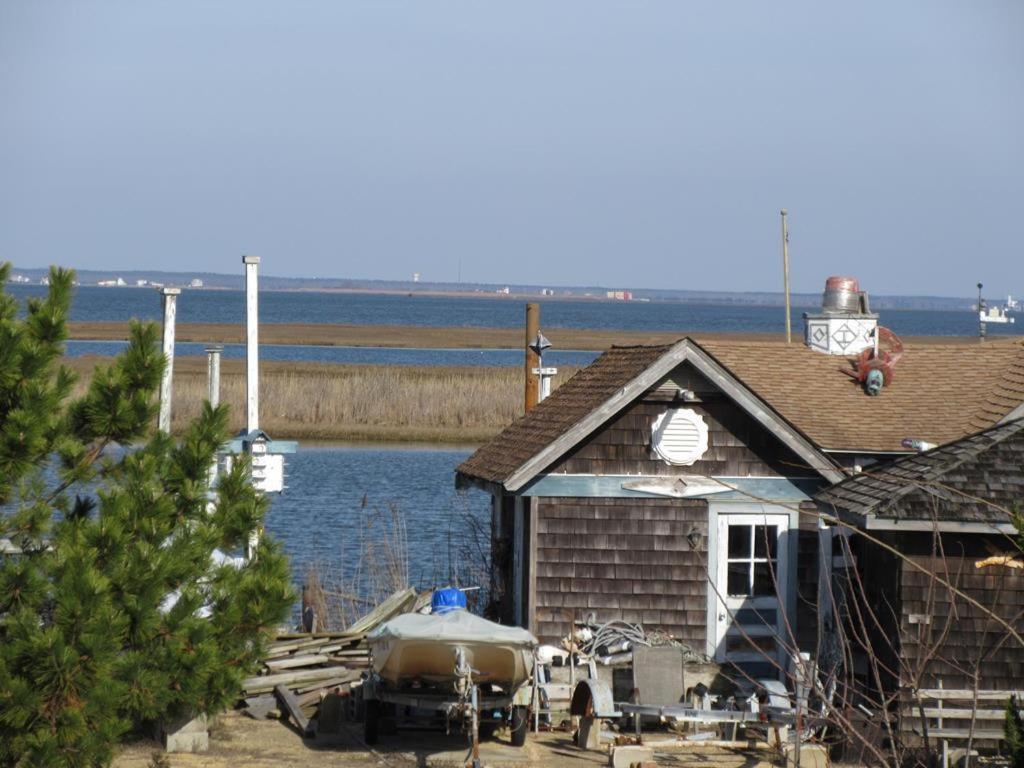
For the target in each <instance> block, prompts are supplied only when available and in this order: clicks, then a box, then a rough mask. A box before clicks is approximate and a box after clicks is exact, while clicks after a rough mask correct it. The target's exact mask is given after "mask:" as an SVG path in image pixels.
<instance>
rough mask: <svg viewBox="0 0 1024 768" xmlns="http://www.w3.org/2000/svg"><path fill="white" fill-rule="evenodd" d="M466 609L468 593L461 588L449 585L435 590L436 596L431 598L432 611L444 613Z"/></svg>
mask: <svg viewBox="0 0 1024 768" xmlns="http://www.w3.org/2000/svg"><path fill="white" fill-rule="evenodd" d="M464 610H466V593H465V592H463V591H462V590H461V589H455V588H454V587H449V588H447V589H437V590H434V596H433V597H432V598H431V599H430V612H431V613H436V614H443V613H451V612H452V611H464Z"/></svg>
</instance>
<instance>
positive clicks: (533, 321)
mask: <svg viewBox="0 0 1024 768" xmlns="http://www.w3.org/2000/svg"><path fill="white" fill-rule="evenodd" d="M539 331H540V304H534V303H530V304H527V305H526V343H525V344H524V346H525V347H526V364H525V366H524V374H525V378H526V397H525V408H526V412H527V413H529V412H530V411H531V410H533V408H534V406H536V405H537V403H538V402H539V400H540V386H539V385H540V382H539V381H537V375H536V374H535V373H534V369H536V368H538V367H540V356H539V355H538V354H537V353H536V352H534V351H533V350H532V349H530V345H531V344H532V343H533V340H534V339H535V338H537V333H538V332H539Z"/></svg>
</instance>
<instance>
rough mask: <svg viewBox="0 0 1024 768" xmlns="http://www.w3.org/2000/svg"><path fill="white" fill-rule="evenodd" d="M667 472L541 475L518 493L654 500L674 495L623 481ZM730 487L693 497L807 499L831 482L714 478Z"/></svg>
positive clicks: (660, 477)
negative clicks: (637, 487) (629, 485)
mask: <svg viewBox="0 0 1024 768" xmlns="http://www.w3.org/2000/svg"><path fill="white" fill-rule="evenodd" d="M671 479H672V478H671V476H665V475H541V476H540V477H538V478H536V479H535V480H533V481H532V482H531V483H529V484H528V485H527V486H526V487H524V488H523V489H522V490H521V491H520V492H519V493H518V494H516V495H518V496H548V497H559V496H561V497H568V496H573V497H584V498H597V497H600V498H620V499H654V498H673V497H670V496H666V495H664V494H659V493H647V492H644V491H636V490H630V489H628V488H623V487H622V485H623V483H630V484H634V483H637V482H640V481H651V482H665V481H666V480H671ZM712 479H714V480H717V481H719V482H721V483H722V484H723V485H725V486H728V487H729V488H730V490H727V491H722V492H716V493H708V494H704V495H698V496H691V497H688V498H707V499H715V500H722V501H752V500H755V501H808V500H810V499H811V498H812V497H813V496H814V494H815V493H817V492H818V491H819V490H821V489H822V488H824V487H825V486H827V485H829V483H828V481H826V480H824V479H822V478H807V477H794V478H788V477H714V478H712Z"/></svg>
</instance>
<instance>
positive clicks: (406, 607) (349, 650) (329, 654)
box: [242, 587, 429, 735]
mask: <svg viewBox="0 0 1024 768" xmlns="http://www.w3.org/2000/svg"><path fill="white" fill-rule="evenodd" d="M427 599H429V593H428V595H427ZM422 602H423V600H422V598H421V597H420V596H418V595H417V593H416V590H415V589H413V588H411V587H410V588H408V589H404V590H401V591H399V592H395V593H394V594H393V595H391V596H390V597H389V598H388V599H387V600H385V601H384V602H383V603H381V604H380V605H378V606H377V607H376V608H374V609H373V610H372V611H370V612H369V613H368V614H366V615H365V616H363V617H362V618H361V619H359V620H358V621H356V622H354V623H353V624H352V625H350V626H349V627H348V628H346V629H345V630H343V631H341V632H317V633H302V634H282V635H278V636H277V637H276V638H275V639H274V641H273V642H272V643H271V644H270V646H269V647H268V649H267V653H266V656H265V657H264V658H263V660H262V661H261V664H260V672H259V674H257V675H256V676H255V677H250V678H247V679H246V680H243V681H242V698H243V699H244V700H245V705H246V712H247V713H248V714H250V715H252V716H253V717H257V718H264V717H271V716H280V715H281V714H286V715H287V716H288V717H291V718H292V719H293V720H294V721H295V724H296V725H297V726H298V727H299V729H300V730H301V731H302V732H303V733H304V734H307V735H312V734H313V733H314V732H315V726H314V725H312V723H313V722H314V720H313V718H314V717H315V714H316V711H317V709H318V707H319V705H320V702H321V701H322V700H323V698H324V697H325V696H326V695H327V694H328V693H340V694H341V695H343V696H344V695H348V694H350V693H351V690H352V688H353V687H354V686H357V685H359V684H361V682H362V677H363V672H364V671H365V670H366V669H367V667H368V666H369V664H370V652H369V648H368V646H367V643H366V636H367V635H368V634H369V633H370V632H372V631H373V630H374V629H376V628H377V627H378V626H380V625H381V624H383V623H384V622H385V621H387V620H388V619H391V618H394V617H395V616H398V615H400V614H403V613H408V612H409V611H412V610H416V609H417V608H418V607H419V606H420V605H421V603H422Z"/></svg>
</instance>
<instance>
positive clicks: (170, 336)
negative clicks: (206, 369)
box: [157, 288, 181, 434]
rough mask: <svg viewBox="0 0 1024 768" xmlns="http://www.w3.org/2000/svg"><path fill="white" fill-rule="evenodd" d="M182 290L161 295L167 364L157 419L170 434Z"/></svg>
mask: <svg viewBox="0 0 1024 768" xmlns="http://www.w3.org/2000/svg"><path fill="white" fill-rule="evenodd" d="M180 293H181V289H180V288H161V289H160V295H161V296H162V297H163V301H164V336H163V353H164V359H165V360H166V363H165V365H164V372H163V375H162V376H161V377H160V415H159V417H158V418H157V429H159V430H160V431H161V432H165V433H167V434H170V432H171V382H172V380H173V377H174V321H175V316H176V315H177V311H178V294H180Z"/></svg>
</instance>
